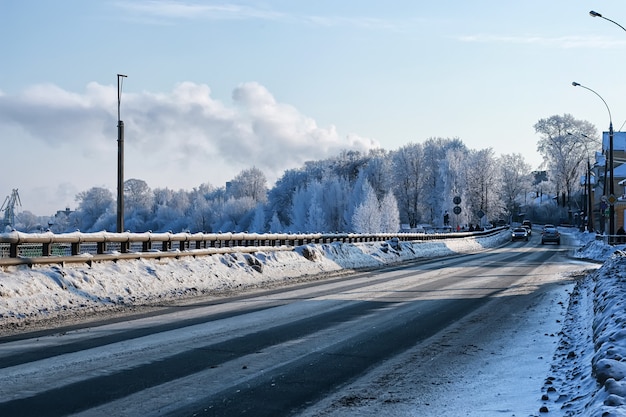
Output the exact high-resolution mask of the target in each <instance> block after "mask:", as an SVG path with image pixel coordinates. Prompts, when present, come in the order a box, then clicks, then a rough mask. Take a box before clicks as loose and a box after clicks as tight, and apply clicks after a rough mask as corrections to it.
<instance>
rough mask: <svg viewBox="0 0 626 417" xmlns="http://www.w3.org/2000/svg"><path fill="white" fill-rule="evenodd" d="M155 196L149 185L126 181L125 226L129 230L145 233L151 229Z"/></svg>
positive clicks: (130, 180) (139, 181) (132, 180)
mask: <svg viewBox="0 0 626 417" xmlns="http://www.w3.org/2000/svg"><path fill="white" fill-rule="evenodd" d="M153 198H154V194H153V193H152V190H151V189H150V187H148V184H147V183H146V182H145V181H143V180H139V179H134V178H133V179H129V180H126V181H124V216H125V220H124V224H125V227H126V228H127V229H128V230H133V231H136V232H143V231H146V230H149V229H150V226H149V224H148V222H149V221H150V220H151V219H152V213H151V209H152V200H153Z"/></svg>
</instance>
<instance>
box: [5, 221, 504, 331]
mask: <svg viewBox="0 0 626 417" xmlns="http://www.w3.org/2000/svg"><path fill="white" fill-rule="evenodd" d="M509 239H510V237H509V233H508V231H503V232H501V233H498V234H496V235H494V236H490V237H481V238H463V239H450V240H445V241H437V240H435V241H427V242H397V241H390V242H383V243H360V244H341V243H332V244H324V245H305V246H300V247H297V248H296V250H295V251H276V252H257V253H254V254H244V253H232V254H224V255H212V256H199V257H197V258H194V257H181V258H180V259H171V258H164V259H161V260H153V259H151V260H128V261H118V262H115V263H114V262H102V263H97V262H95V263H93V264H92V265H91V266H88V265H83V264H75V265H66V266H65V267H61V266H57V265H52V266H36V267H33V268H28V267H26V266H19V267H7V268H5V269H4V270H2V271H0V326H4V325H7V324H9V325H13V326H15V325H17V326H20V325H24V324H27V323H29V322H33V321H37V320H40V319H50V318H54V317H59V316H68V315H74V316H79V315H80V314H83V313H88V312H94V311H101V310H106V309H118V308H121V307H128V306H135V305H147V304H148V305H149V304H154V303H162V302H164V301H168V300H172V299H178V298H181V297H187V296H195V295H210V294H219V293H229V292H233V291H238V290H241V289H243V288H254V287H261V286H265V285H272V284H273V283H278V282H283V281H290V280H291V281H294V280H302V279H305V278H307V277H309V278H311V277H315V276H318V275H320V274H329V273H338V272H341V271H343V270H346V269H359V268H368V267H377V266H382V265H387V264H393V263H397V262H400V261H406V260H411V259H420V258H433V257H440V256H448V255H452V254H455V253H468V252H474V251H477V250H480V249H483V248H488V247H496V246H499V245H501V244H503V243H504V242H506V241H508V240H509Z"/></svg>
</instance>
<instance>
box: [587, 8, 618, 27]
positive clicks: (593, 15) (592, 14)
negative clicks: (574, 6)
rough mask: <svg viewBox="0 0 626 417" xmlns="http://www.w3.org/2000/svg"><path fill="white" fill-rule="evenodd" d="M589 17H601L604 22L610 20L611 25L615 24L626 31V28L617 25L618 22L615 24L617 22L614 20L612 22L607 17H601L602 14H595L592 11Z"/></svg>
mask: <svg viewBox="0 0 626 417" xmlns="http://www.w3.org/2000/svg"><path fill="white" fill-rule="evenodd" d="M589 15H590V16H591V17H599V18H602V19H604V20H608V21H609V22H611V23H613V24H615V25H617V26H619V27H620V28H622V30H624V31H626V28H624V26H622V25H620V24H619V23H617V22H615V21H613V20H611V19H609V18H607V17H604V16H602V15H601V14H600V13H598V12H594V11H593V10H591V11H590V12H589Z"/></svg>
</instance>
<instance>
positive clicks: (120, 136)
mask: <svg viewBox="0 0 626 417" xmlns="http://www.w3.org/2000/svg"><path fill="white" fill-rule="evenodd" d="M124 78H126V75H124V74H117V233H122V232H123V231H124V122H123V121H122V120H121V118H120V105H121V103H122V101H121V100H122V85H123V82H124ZM120 81H121V82H120ZM122 249H123V248H122ZM122 252H124V250H122Z"/></svg>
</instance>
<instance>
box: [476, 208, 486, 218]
mask: <svg viewBox="0 0 626 417" xmlns="http://www.w3.org/2000/svg"><path fill="white" fill-rule="evenodd" d="M476 215H477V216H478V218H479V219H482V218H483V217H484V216H485V212H484V211H482V210H478V213H476Z"/></svg>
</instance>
